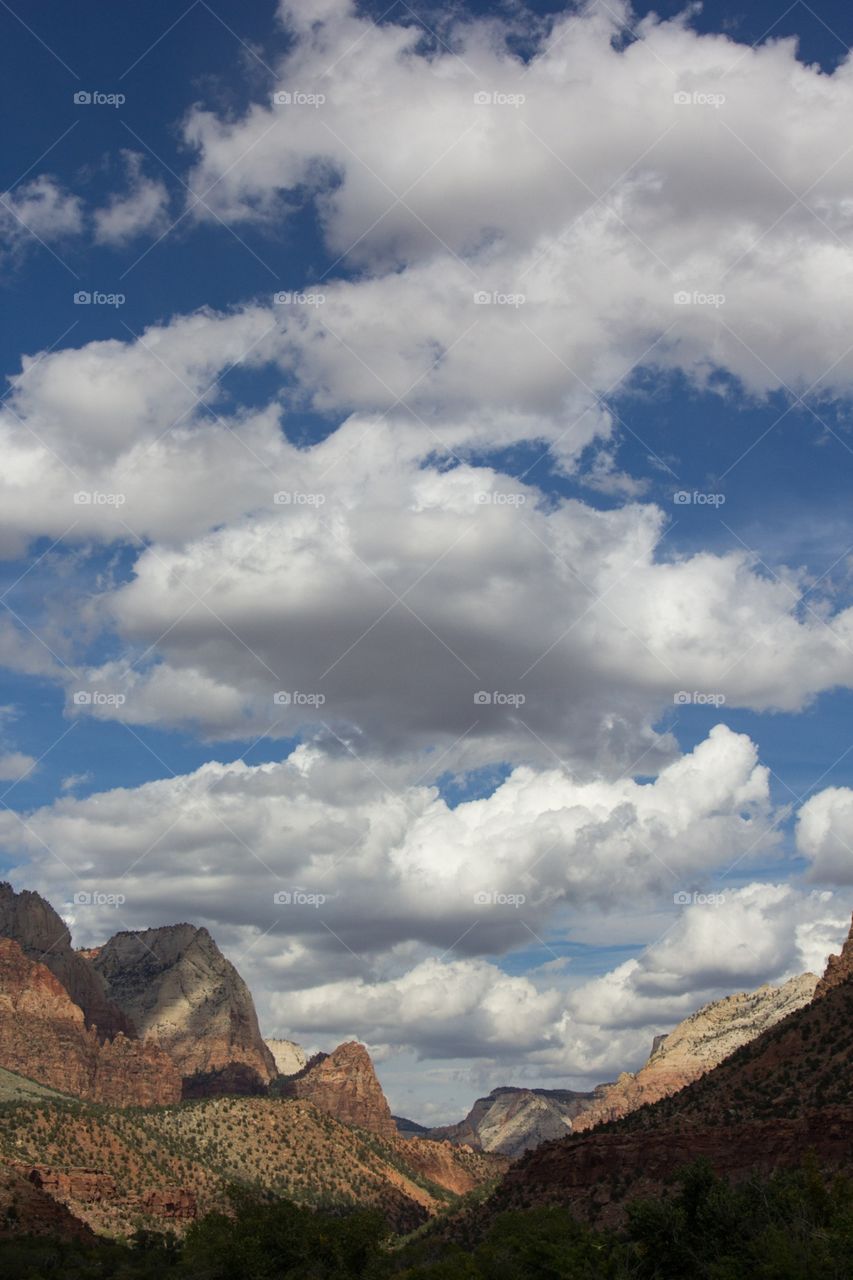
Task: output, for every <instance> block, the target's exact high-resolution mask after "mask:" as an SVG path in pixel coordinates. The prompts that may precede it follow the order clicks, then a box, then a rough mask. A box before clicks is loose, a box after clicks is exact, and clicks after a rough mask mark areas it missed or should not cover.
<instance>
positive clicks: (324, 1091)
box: [282, 1040, 397, 1139]
mask: <svg viewBox="0 0 853 1280" xmlns="http://www.w3.org/2000/svg"><path fill="white" fill-rule="evenodd" d="M282 1094H283V1096H285V1097H291V1098H303V1099H305V1100H306V1101H308V1102H313V1103H314V1105H315V1106H316V1107H319V1109H320V1110H321V1111H325V1112H326V1113H327V1114H328V1115H330V1116H334V1117H335V1119H336V1120H340V1121H342V1122H343V1123H344V1124H351V1125H353V1124H354V1125H358V1126H359V1127H360V1128H362V1129H370V1130H371V1131H372V1132H373V1133H378V1134H379V1135H380V1136H381V1137H383V1138H389V1139H391V1138H395V1137H396V1136H397V1126H396V1125H395V1123H394V1117H393V1116H392V1115H391V1108H390V1107H389V1106H388V1100H387V1098H386V1097H385V1094H384V1093H383V1092H382V1086H381V1085H380V1083H379V1081H378V1079H377V1078H376V1072H375V1071H374V1069H373V1063H372V1062H371V1060H370V1054H369V1053H368V1052H367V1050H366V1049H365V1047H364V1045H363V1044H358V1042H357V1041H355V1040H351V1041H349V1042H348V1043H346V1044H341V1045H338V1047H337V1049H335V1050H334V1052H333V1053H318V1054H315V1056H314V1057H313V1058H311V1060H310V1061H309V1062H308V1063H307V1064H306V1065H305V1067H303V1069H302V1070H301V1071H300V1072H298V1073H297V1074H296V1075H293V1076H290V1077H289V1078H288V1079H287V1080H285V1081H284V1082H283V1083H282Z"/></svg>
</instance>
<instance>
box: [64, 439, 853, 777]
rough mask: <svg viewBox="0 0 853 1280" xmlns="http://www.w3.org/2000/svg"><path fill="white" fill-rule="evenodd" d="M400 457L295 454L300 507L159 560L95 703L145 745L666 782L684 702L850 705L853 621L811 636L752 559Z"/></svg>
mask: <svg viewBox="0 0 853 1280" xmlns="http://www.w3.org/2000/svg"><path fill="white" fill-rule="evenodd" d="M365 440H369V441H370V442H371V445H372V447H371V448H370V449H366V448H365ZM396 442H397V445H398V457H399V453H400V452H401V449H400V439H399V437H396ZM394 445H395V436H394V434H393V429H392V428H390V427H388V426H387V425H385V426H384V427H382V426H381V427H374V428H371V427H369V426H368V427H367V428H366V429H362V424H357V423H354V422H353V423H350V424H348V425H347V426H346V427H344V428H341V429H340V430H339V431H338V432H337V433H335V436H334V437H333V438H331V439H330V440H329V441H327V442H326V444H324V445H323V446H318V447H316V448H315V449H313V450H312V451H311V452H310V453H305V452H302V453H298V452H297V451H296V450H293V449H290V450H283V451H282V452H281V453H280V454H279V458H280V462H279V464H278V469H277V475H278V476H279V477H281V479H280V481H279V483H281V485H282V490H283V496H284V497H287V498H289V499H290V500H289V501H288V502H286V503H284V504H280V505H278V506H275V505H274V504H273V503H272V502H271V501H270V500H271V499H272V494H271V492H270V491H269V490H268V491H267V501H268V503H269V506H270V508H271V509H270V510H269V511H268V513H264V514H262V515H259V516H257V517H256V518H253V519H248V520H245V521H243V522H242V523H236V522H235V523H233V524H232V525H231V526H230V527H227V528H224V529H222V530H218V531H216V532H214V533H211V534H209V535H207V536H205V537H203V538H199V539H195V540H194V541H191V542H188V543H187V544H185V545H184V546H182V547H180V548H170V547H167V546H163V545H155V546H153V547H150V548H148V549H147V550H144V551H143V552H142V553H141V554H140V555H139V557H138V559H137V561H136V565H135V572H134V578H133V580H132V581H131V582H129V583H127V584H126V585H124V586H122V587H120V588H118V589H117V590H116V591H114V592H112V593H110V594H109V595H108V596H106V597H104V598H102V599H101V601H100V602H99V610H100V611H101V613H102V616H103V620H104V621H105V622H106V621H108V622H109V624H110V625H112V626H114V627H115V628H116V630H117V632H118V634H119V635H120V636H121V637H122V638H123V639H124V641H125V643H126V645H127V654H128V657H127V659H126V660H124V661H121V660H114V661H112V662H111V663H110V664H108V665H107V666H104V667H101V668H99V669H97V670H92V671H90V672H89V674H88V677H87V679H88V682H89V683H90V684H92V685H93V687H101V688H110V689H113V690H115V691H120V692H121V693H122V694H123V695H124V696H125V698H126V701H125V702H124V703H123V704H122V705H121V707H120V709H119V714H120V715H121V716H122V717H125V718H129V719H130V720H131V721H136V722H138V723H150V722H154V721H155V720H157V721H160V722H162V720H163V718H166V719H167V720H169V721H171V722H172V723H176V724H181V723H183V724H187V725H191V726H195V727H197V728H200V729H201V730H202V731H203V732H207V733H208V734H210V735H211V736H223V737H234V736H245V735H246V734H248V733H249V732H251V731H256V732H262V731H264V730H270V731H272V732H274V733H280V734H288V733H292V732H295V731H297V730H299V729H305V728H313V729H314V730H315V731H322V732H323V733H326V734H328V733H329V732H330V731H333V732H334V733H335V734H337V735H338V736H339V737H340V738H343V739H344V740H346V741H347V742H349V743H350V744H351V745H352V748H353V749H354V750H355V751H357V752H358V753H359V754H366V755H368V756H371V755H373V754H374V753H377V752H379V753H381V754H386V755H395V754H397V755H399V753H400V752H403V753H405V752H407V751H413V750H414V751H423V750H427V749H429V748H430V747H434V746H435V745H436V744H438V746H439V747H440V749H441V750H442V751H444V750H446V749H449V750H450V751H451V755H450V756H449V757H448V758H445V759H444V767H445V768H452V767H457V766H460V765H472V764H475V765H479V764H483V763H487V762H488V761H490V760H491V761H494V760H496V759H519V758H521V759H525V758H531V757H533V758H546V757H547V758H548V759H550V760H551V761H553V759H554V758H555V755H556V757H557V758H559V759H565V760H568V762H569V763H570V764H572V765H583V764H584V763H585V764H586V765H590V764H592V765H594V766H595V767H598V768H605V769H607V770H608V771H613V770H616V769H629V768H630V767H631V766H632V765H633V763H634V762H635V761H636V759H637V757H638V756H640V755H642V754H644V753H648V757H649V758H648V759H647V760H646V765H647V771H649V772H652V771H653V770H654V767H656V766H657V765H658V764H659V763H660V762H661V761H662V760H663V759H665V758H666V754H667V752H668V751H669V750H670V749H671V742H670V741H669V740H668V739H667V738H666V737H659V736H657V735H655V734H654V733H653V731H652V728H651V725H652V724H653V722H654V721H655V720H656V719H657V717H658V716H659V715H660V713H661V711H662V710H663V709H664V708H666V707H667V706H668V707H669V708H670V710H671V709H672V707H673V700H674V699H676V698H677V695H678V694H679V693H682V694H683V695H684V697H685V699H686V700H689V699H692V698H693V696H694V694H696V693H698V694H699V695H700V696H702V697H708V696H710V697H717V698H718V700H719V701H720V702H722V701H726V702H727V703H728V704H730V705H748V706H752V707H755V708H757V709H766V708H773V707H776V708H785V709H796V708H798V707H801V706H802V705H803V704H804V703H805V702H806V701H808V699H809V698H810V697H812V696H813V695H814V693H816V692H817V691H818V690H819V689H821V688H826V687H830V686H833V685H836V684H841V683H849V681H850V678H851V668H850V652H851V647H850V638H851V629H852V628H853V613H851V612H850V611H849V610H847V611H842V612H838V613H836V614H835V615H833V614H832V613H831V612H826V613H825V614H823V615H822V614H819V613H818V612H817V611H816V610H815V611H810V612H807V613H805V614H804V615H803V616H802V618H798V617H797V615H796V612H795V607H796V600H797V596H798V594H799V592H798V590H797V589H796V588H798V587H799V589H800V590H802V589H804V586H805V584H804V582H801V581H798V579H797V578H796V577H795V576H793V575H792V576H790V577H789V578H788V579H787V580H784V581H782V580H780V581H772V580H769V579H767V578H766V577H762V576H760V575H759V573H758V572H756V570H755V569H754V568H753V566H752V565H751V563H750V561H749V559H748V557H747V556H745V555H743V554H739V553H738V554H730V555H723V556H714V555H709V554H697V555H694V556H691V557H686V558H679V559H670V560H666V559H665V558H664V557H663V556H662V555H661V554H660V552H659V550H658V543H659V542H660V540H661V539H662V537H663V536H664V534H665V528H666V526H665V519H664V516H663V513H662V512H661V511H660V509H659V508H658V507H655V506H652V505H636V504H632V505H628V506H624V507H621V508H618V509H615V510H611V511H596V510H594V509H592V508H590V507H588V506H585V505H584V504H582V503H579V502H561V503H556V504H542V503H540V502H538V498H539V495H538V494H537V491H536V490H535V489H533V488H530V487H528V486H526V485H521V484H519V483H518V482H512V481H510V480H509V479H507V478H506V477H502V476H500V475H499V474H498V473H495V472H493V471H490V470H487V469H485V468H476V469H475V468H469V467H464V466H460V467H456V468H454V469H452V470H450V471H443V472H439V471H437V470H434V469H430V468H424V467H422V466H420V465H418V464H417V462H416V461H415V460H406V459H405V458H402V459H399V460H395V461H386V460H385V459H388V458H389V454H391V452H392V451H393V449H394ZM342 458H343V459H344V463H343V465H342V464H341V461H340V460H341V459H342ZM285 459H286V461H285ZM270 482H271V483H272V477H271V479H270ZM285 485H286V486H287V487H286V489H285V488H284V486H285ZM125 511H126V514H125V513H124V512H123V513H121V514H122V517H123V518H125V519H126V520H127V521H128V522H129V523H130V522H132V521H133V520H134V515H133V510H132V507H131V505H130V504H128V507H127V508H126V509H125ZM136 655H147V657H146V658H144V660H141V661H136ZM155 655H156V657H157V658H159V661H158V662H155V663H154V664H153V665H152V658H153V657H154V656H155ZM131 661H133V662H134V665H132V666H131V665H129V662H131ZM277 691H281V692H283V693H284V694H285V695H287V694H289V695H291V697H290V701H289V703H288V704H287V705H281V703H282V701H286V699H283V700H282V699H280V700H279V703H278V704H276V703H275V702H274V695H275V694H276V692H277ZM297 693H298V694H299V698H297V697H296V694H297ZM482 694H485V695H486V696H485V697H479V698H478V695H482ZM315 699H319V705H315V701H314V700H315ZM102 714H105V715H114V714H116V713H115V710H114V709H112V708H111V707H110V706H109V705H105V706H104V707H103V709H102ZM545 744H547V746H546V745H545ZM549 753H550V754H549Z"/></svg>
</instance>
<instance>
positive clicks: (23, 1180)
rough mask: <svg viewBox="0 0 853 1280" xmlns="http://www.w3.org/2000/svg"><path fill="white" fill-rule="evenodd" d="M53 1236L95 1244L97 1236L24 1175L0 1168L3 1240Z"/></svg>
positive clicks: (1, 1234)
mask: <svg viewBox="0 0 853 1280" xmlns="http://www.w3.org/2000/svg"><path fill="white" fill-rule="evenodd" d="M22 1236H50V1237H51V1239H54V1240H77V1241H79V1242H80V1243H82V1244H94V1242H95V1233H94V1232H93V1231H92V1230H91V1229H90V1228H89V1227H88V1226H87V1225H86V1223H85V1222H81V1221H80V1219H79V1218H76V1217H75V1216H74V1215H73V1214H72V1213H70V1212H69V1210H68V1209H67V1208H66V1207H65V1205H64V1204H60V1203H58V1202H57V1201H56V1200H54V1199H53V1197H52V1196H51V1195H50V1194H49V1193H48V1192H46V1191H44V1190H43V1189H42V1188H41V1187H40V1186H38V1185H37V1184H36V1183H34V1182H33V1181H31V1180H30V1179H29V1178H28V1177H26V1176H25V1174H24V1173H22V1172H21V1171H19V1170H17V1169H13V1168H11V1167H8V1166H0V1240H8V1239H14V1238H15V1237H22Z"/></svg>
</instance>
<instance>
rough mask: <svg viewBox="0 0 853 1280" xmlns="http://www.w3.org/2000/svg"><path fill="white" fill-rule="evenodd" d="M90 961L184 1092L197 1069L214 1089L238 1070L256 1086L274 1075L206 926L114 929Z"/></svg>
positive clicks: (234, 977) (238, 983) (243, 994)
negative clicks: (160, 1052)
mask: <svg viewBox="0 0 853 1280" xmlns="http://www.w3.org/2000/svg"><path fill="white" fill-rule="evenodd" d="M92 964H93V966H94V968H95V970H96V972H97V973H98V974H99V975H100V977H101V978H102V979H103V981H104V983H105V986H106V991H107V993H108V995H109V997H110V999H111V1000H113V1001H114V1002H115V1003H116V1004H117V1005H118V1006H119V1008H120V1009H121V1010H122V1011H123V1013H124V1014H125V1015H126V1016H127V1017H128V1018H129V1019H130V1021H131V1022H132V1023H133V1025H134V1026H135V1027H136V1028H137V1030H138V1031H139V1034H140V1036H141V1037H142V1038H143V1039H144V1040H145V1041H146V1042H147V1043H150V1042H153V1043H155V1044H157V1045H159V1046H160V1047H161V1048H162V1049H163V1050H164V1051H165V1052H166V1053H167V1054H168V1055H169V1057H170V1058H171V1059H172V1061H173V1062H174V1063H175V1065H176V1066H177V1068H178V1070H179V1072H180V1074H181V1076H182V1077H183V1078H184V1080H185V1082H187V1088H188V1090H189V1091H190V1092H191V1091H192V1089H193V1088H194V1086H193V1084H192V1081H193V1078H194V1077H205V1078H206V1086H205V1087H207V1086H209V1088H208V1092H209V1093H216V1092H229V1091H230V1090H229V1087H228V1081H233V1080H234V1079H236V1078H238V1076H239V1077H240V1078H241V1079H243V1080H244V1081H247V1080H248V1079H249V1078H250V1077H251V1078H254V1079H255V1080H256V1082H257V1083H258V1084H260V1085H261V1086H265V1085H267V1084H269V1082H270V1080H272V1079H273V1077H274V1076H275V1074H276V1068H275V1061H274V1059H273V1056H272V1054H271V1053H270V1051H269V1049H268V1048H267V1047H266V1045H265V1044H264V1042H263V1039H262V1038H261V1033H260V1029H259V1027H258V1018H257V1014H256V1012H255V1006H254V1002H253V1000H252V997H251V994H250V992H249V989H248V987H247V986H246V984H245V982H244V981H243V979H242V978H241V977H240V975H239V973H238V972H237V970H236V969H235V968H234V966H233V965H232V964H231V963H230V961H228V960H226V959H225V957H224V956H223V954H222V952H221V951H220V950H219V948H218V947H217V945H216V943H215V942H214V941H213V938H211V936H210V934H209V933H208V931H207V930H206V929H198V928H196V927H195V926H194V925H191V924H177V925H169V926H166V927H164V928H160V929H146V930H144V931H141V932H138V933H130V932H128V933H118V934H116V935H115V937H113V938H110V940H109V942H107V943H106V944H105V945H104V946H103V947H101V948H99V949H98V952H97V954H96V955H95V957H94V959H93V961H92ZM237 1068H241V1069H242V1071H240V1072H235V1070H234V1069H237ZM220 1073H225V1076H224V1077H223V1079H224V1080H225V1083H219V1081H218V1077H219V1074H220ZM241 1091H246V1090H241Z"/></svg>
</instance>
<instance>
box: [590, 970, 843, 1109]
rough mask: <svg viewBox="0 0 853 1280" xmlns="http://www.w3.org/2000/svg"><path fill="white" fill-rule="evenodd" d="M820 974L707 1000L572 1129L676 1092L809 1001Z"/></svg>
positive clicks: (660, 1038) (608, 1089) (658, 1039)
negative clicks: (643, 1064) (641, 1066)
mask: <svg viewBox="0 0 853 1280" xmlns="http://www.w3.org/2000/svg"><path fill="white" fill-rule="evenodd" d="M817 983H818V979H817V976H816V975H815V974H813V973H803V974H800V975H799V976H798V977H795V978H790V979H789V980H788V981H787V982H785V983H783V984H782V986H780V987H773V986H770V985H769V984H768V985H765V986H762V987H759V988H758V990H757V991H751V992H741V993H739V994H737V995H732V996H726V997H725V999H723V1000H716V1001H714V1003H713V1004H706V1005H705V1006H704V1007H703V1008H701V1009H699V1010H698V1011H697V1012H696V1013H692V1014H691V1015H690V1017H689V1018H685V1019H684V1021H683V1022H679V1024H678V1026H677V1027H676V1028H675V1030H674V1031H671V1032H670V1033H669V1035H665V1036H656V1037H655V1042H654V1044H653V1046H652V1052H651V1055H650V1057H649V1059H648V1061H647V1062H646V1064H645V1066H644V1067H643V1068H642V1069H641V1070H640V1071H638V1072H637V1074H636V1075H631V1074H630V1073H629V1072H624V1073H623V1074H622V1075H620V1076H619V1078H618V1080H616V1082H615V1083H614V1084H612V1085H609V1086H607V1087H606V1088H605V1089H604V1090H603V1091H601V1092H600V1096H599V1097H598V1099H597V1100H596V1101H595V1102H594V1103H593V1104H592V1105H591V1106H590V1107H589V1108H588V1109H587V1110H586V1111H584V1113H583V1114H582V1115H580V1116H578V1118H577V1120H576V1121H575V1122H574V1125H573V1128H574V1131H575V1132H576V1133H579V1132H583V1131H584V1130H585V1129H592V1128H593V1127H594V1126H595V1125H597V1124H600V1123H601V1122H602V1121H604V1120H618V1118H619V1117H620V1116H624V1115H627V1114H628V1113H629V1112H631V1111H636V1109H637V1108H638V1107H642V1106H644V1105H645V1103H647V1102H656V1101H657V1100H658V1098H666V1097H668V1096H669V1095H670V1094H673V1093H677V1092H678V1090H679V1089H683V1088H684V1086H685V1085H686V1084H690V1083H691V1081H693V1080H696V1079H698V1078H699V1077H700V1076H701V1075H704V1073H705V1072H706V1071H709V1070H710V1069H711V1068H712V1067H715V1066H717V1064H718V1063H720V1062H722V1061H723V1060H724V1059H725V1058H727V1057H728V1056H729V1055H730V1054H731V1053H734V1051H735V1049H738V1048H740V1046H741V1045H743V1044H748V1043H749V1041H750V1040H754V1039H755V1037H756V1036H758V1035H761V1033H762V1032H763V1031H765V1030H766V1029H767V1028H768V1027H772V1026H773V1025H774V1024H775V1023H777V1022H780V1021H781V1020H782V1019H783V1018H785V1017H787V1016H788V1014H789V1013H792V1012H794V1010H796V1009H801V1008H802V1007H803V1006H804V1005H806V1004H808V1002H809V1001H810V1000H811V998H812V996H813V995H814V994H815V987H816V986H817Z"/></svg>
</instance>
